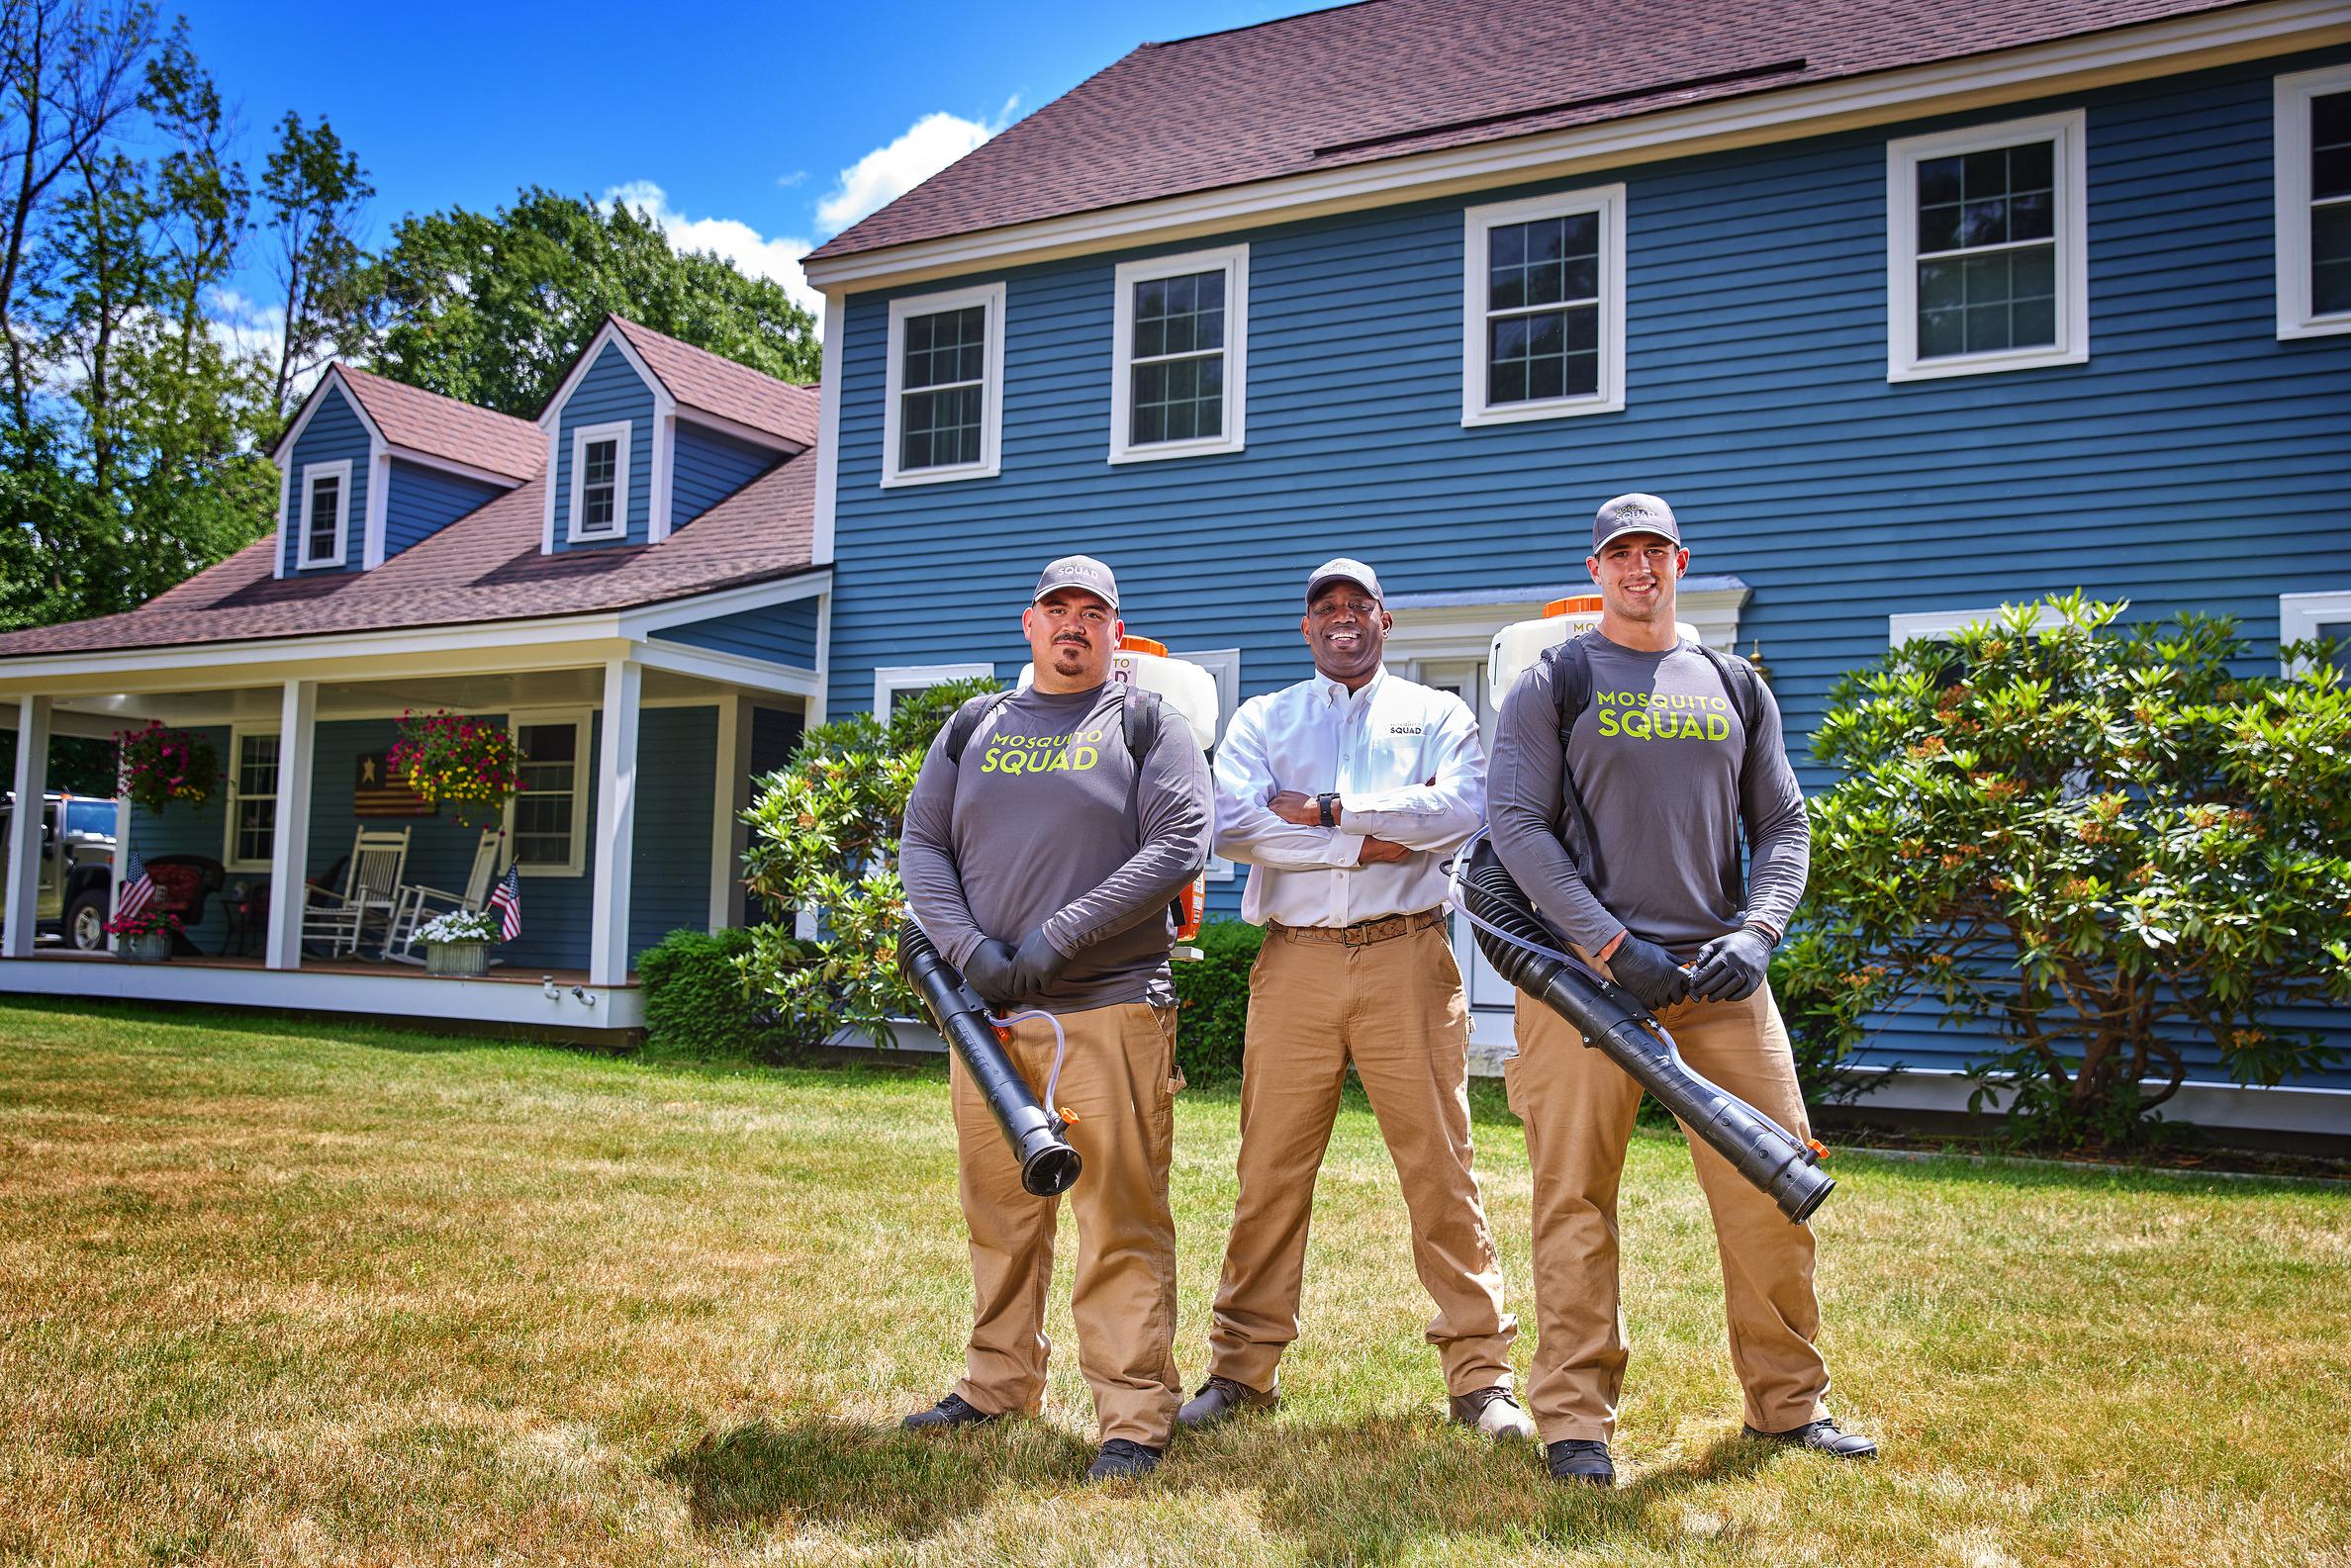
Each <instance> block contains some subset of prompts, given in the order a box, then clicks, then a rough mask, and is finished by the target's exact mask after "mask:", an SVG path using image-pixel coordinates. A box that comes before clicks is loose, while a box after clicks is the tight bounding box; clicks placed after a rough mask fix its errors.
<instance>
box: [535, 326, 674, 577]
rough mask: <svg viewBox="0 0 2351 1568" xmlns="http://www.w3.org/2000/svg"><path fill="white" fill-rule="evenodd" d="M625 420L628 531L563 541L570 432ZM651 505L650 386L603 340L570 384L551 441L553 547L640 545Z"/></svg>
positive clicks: (568, 524) (566, 530)
mask: <svg viewBox="0 0 2351 1568" xmlns="http://www.w3.org/2000/svg"><path fill="white" fill-rule="evenodd" d="M616 419H626V420H628V421H629V440H628V534H627V536H626V537H625V538H615V539H607V540H601V541H599V542H597V543H593V544H578V545H573V544H567V543H565V542H564V541H565V539H566V536H567V535H568V534H569V533H570V531H571V487H572V432H573V431H575V430H577V429H579V428H580V427H581V426H583V425H589V424H609V423H611V422H612V421H613V420H616ZM652 506H653V389H652V388H651V387H649V386H647V385H646V384H645V382H644V379H643V378H642V377H640V376H639V375H638V374H637V373H636V368H635V367H634V366H632V365H631V364H629V362H628V356H627V355H626V354H623V353H622V352H621V351H620V345H619V344H618V343H617V342H608V343H606V344H605V346H604V348H603V350H602V351H601V352H599V353H598V354H597V356H596V363H595V364H593V365H591V366H589V367H588V373H587V374H586V375H584V376H582V377H581V378H580V382H579V385H578V386H576V387H574V388H572V392H571V396H570V397H568V398H566V399H565V400H564V402H563V413H562V415H561V416H560V420H559V430H558V436H557V439H556V442H555V548H556V549H557V550H567V549H577V550H593V549H600V548H604V547H607V546H611V545H619V544H643V543H644V542H645V541H646V538H647V528H646V522H645V519H646V518H647V517H649V516H650V515H651V514H652Z"/></svg>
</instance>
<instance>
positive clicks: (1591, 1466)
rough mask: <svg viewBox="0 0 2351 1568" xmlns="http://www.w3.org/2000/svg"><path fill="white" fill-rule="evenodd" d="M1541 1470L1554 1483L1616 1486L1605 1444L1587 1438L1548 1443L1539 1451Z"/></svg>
mask: <svg viewBox="0 0 2351 1568" xmlns="http://www.w3.org/2000/svg"><path fill="white" fill-rule="evenodd" d="M1543 1466H1544V1468H1545V1469H1547V1470H1549V1471H1550V1472H1551V1475H1552V1480H1554V1481H1581V1482H1583V1483H1584V1484H1585V1485H1587V1486H1614V1485H1616V1463H1615V1461H1614V1460H1612V1459H1610V1458H1609V1457H1608V1444H1606V1443H1604V1442H1594V1441H1593V1440H1592V1439H1591V1438H1589V1437H1563V1438H1561V1439H1560V1440H1559V1441H1557V1442H1554V1443H1552V1445H1551V1446H1550V1447H1548V1448H1546V1449H1544V1450H1543Z"/></svg>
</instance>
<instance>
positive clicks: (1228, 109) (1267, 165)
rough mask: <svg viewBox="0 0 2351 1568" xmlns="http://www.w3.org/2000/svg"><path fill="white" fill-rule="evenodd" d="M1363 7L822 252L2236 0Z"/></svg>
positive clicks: (976, 169)
mask: <svg viewBox="0 0 2351 1568" xmlns="http://www.w3.org/2000/svg"><path fill="white" fill-rule="evenodd" d="M2238 3H2241V0H1739V3H1737V4H1713V3H1707V0H1367V3H1364V4H1360V5H1352V6H1342V7H1340V8H1338V9H1336V10H1328V11H1317V12H1312V13H1309V14H1307V15H1304V16H1296V17H1289V18H1285V19H1283V20H1280V21H1276V22H1267V23H1261V24H1259V25H1258V26H1255V27H1249V28H1240V29H1236V30H1234V31H1231V32H1226V33H1212V34H1207V35H1205V36H1203V37H1200V38H1193V39H1184V40H1181V41H1178V42H1176V43H1172V44H1147V45H1145V46H1142V47H1141V48H1138V49H1136V50H1135V51H1134V52H1133V53H1131V54H1129V55H1127V56H1126V57H1125V58H1124V59H1121V60H1119V61H1118V62H1117V63H1116V64H1114V65H1112V66H1110V67H1109V68H1108V69H1106V70H1103V71H1100V72H1098V73H1097V74H1095V75H1094V76H1092V77H1090V78H1088V79H1087V80H1085V81H1083V82H1081V83H1080V84H1079V85H1078V86H1077V87H1075V88H1073V89H1071V90H1070V91H1069V92H1067V93H1065V94H1063V95H1062V96H1061V97H1059V98H1057V99H1055V100H1054V101H1053V102H1052V103H1049V104H1047V105H1046V106H1045V107H1044V108H1042V109H1040V110H1038V111H1037V112H1036V113H1035V114H1033V115H1031V116H1029V117H1028V118H1027V119H1025V120H1023V121H1020V122H1019V123H1018V124H1016V125H1013V126H1011V127H1009V128H1008V129H1007V130H1005V131H1004V132H1003V134H1002V135H1000V136H998V137H996V138H993V139H991V140H989V141H987V142H986V143H984V144H983V145H982V146H980V147H979V148H977V149H976V150H974V151H972V152H970V153H968V154H966V155H965V156H964V157H963V158H962V159H961V160H959V161H958V162H956V163H954V164H952V165H950V166H949V167H948V168H946V169H944V170H942V171H941V172H939V173H938V174H935V175H933V176H931V178H929V179H928V180H925V181H924V182H923V183H922V184H920V185H918V186H916V187H915V188H914V189H913V190H911V191H908V192H907V193H906V194H905V195H903V196H900V197H899V198H898V199H897V200H896V201H893V202H892V203H891V204H890V205H889V206H887V207H885V208H883V209H882V210H881V211H880V212H878V213H875V214H873V215H872V216H871V217H869V218H867V219H865V220H864V221H862V222H861V223H859V224H857V225H856V226H855V227H853V228H851V229H849V230H847V231H844V232H842V233H840V234H837V235H835V236H834V237H833V238H832V239H831V240H829V241H827V242H826V243H825V244H823V245H822V246H819V247H818V248H817V249H816V251H815V252H814V256H816V257H829V256H846V255H852V254H856V253H858V252H862V251H870V250H880V249H883V248H885V247H887V246H891V245H903V244H911V243H913V242H915V241H918V240H924V239H938V238H944V237H946V236H948V235H952V234H962V233H970V232H973V231H978V230H983V229H997V228H1002V227H1005V226H1007V225H1012V224H1022V223H1030V222H1034V221H1037V220H1040V219H1047V218H1060V217H1066V216H1069V215H1071V214H1075V213H1083V212H1092V211H1096V210H1098V209H1101V208H1107V207H1117V206H1122V205H1124V204H1127V203H1130V202H1144V201H1152V200H1156V199H1158V198H1161V197H1169V196H1177V195H1182V194H1185V193H1188V192H1194V191H1205V190H1213V189H1217V188H1219V187H1224V186H1233V185H1242V184H1247V183H1249V182H1252V181H1257V180H1269V179H1274V178H1277V177H1279V176H1283V175H1293V174H1306V173H1313V172H1316V171H1319V170H1323V169H1332V168H1340V167H1345V166H1347V165H1350V164H1359V163H1368V162H1374V161H1377V160H1379V159H1382V158H1392V157H1398V156H1401V155H1403V154H1405V153H1411V152H1426V151H1431V150H1434V149H1437V148H1441V147H1452V146H1461V145H1465V144H1468V143H1471V142H1479V141H1493V140H1500V139H1503V138H1511V137H1521V136H1528V135H1532V134H1534V133H1536V132H1542V131H1554V130H1559V129H1562V128H1564V127H1569V126H1576V125H1585V124H1591V123H1595V122H1599V121H1604V120H1612V119H1619V118H1625V117H1630V116H1635V115H1642V114H1648V113H1652V112H1655V111H1658V110H1663V109H1675V108H1680V107H1682V106H1684V105H1687V104H1692V103H1699V102H1704V101H1708V100H1712V99H1720V98H1728V97H1733V96H1737V95H1740V94H1746V93H1760V92H1769V91H1773V90H1775V89H1779V88H1784V87H1793V86H1798V85H1802V84H1807V83H1813V82H1822V81H1828V80H1832V79H1834V78H1838V77H1848V76H1858V75H1863V74H1867V73H1870V72H1874V71H1885V70H1893V69H1897V68H1899V67H1903V66H1911V65H1923V64H1929V63H1932V62H1935V61H1939V60H1946V59H1955V58H1959V57H1961V56H1965V55H1971V54H1986V53H1991V52H1993V51H1995V50H1999V49H2007V48H2014V47H2018V46H2023V45H2028V44H2039V43H2045V42H2047V41H2050V40H2053V39H2060V38H2068V37H2075V36H2078V35H2081V34H2086V33H2097V32H2103V31H2107V30H2110V29H2115V28H2123V27H2130V26H2133V25H2135V24H2139V23H2145V22H2155V21H2161V20H2163V19H2165V18H2168V17H2176V16H2185V15H2189V14H2193V13H2196V12H2202V11H2214V10H2221V9H2226V8H2228V7H2229V6H2232V5H2235V4H2238Z"/></svg>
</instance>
